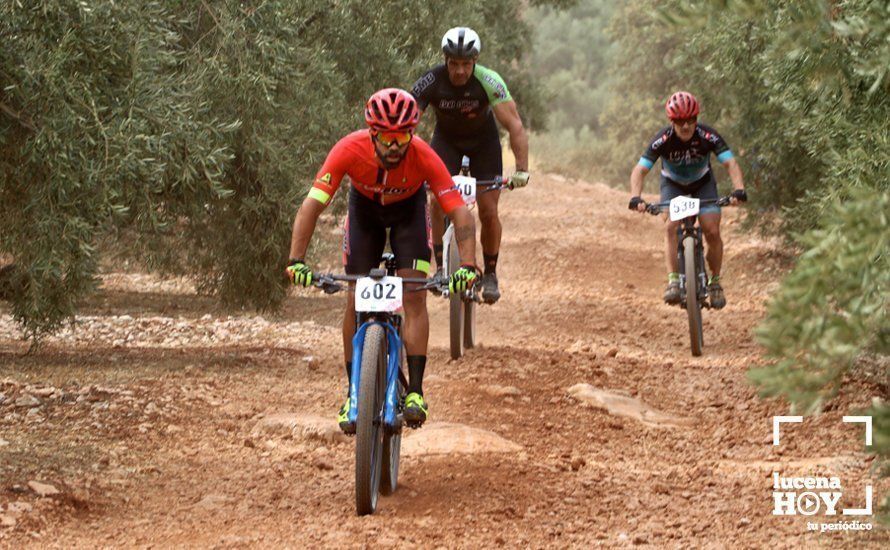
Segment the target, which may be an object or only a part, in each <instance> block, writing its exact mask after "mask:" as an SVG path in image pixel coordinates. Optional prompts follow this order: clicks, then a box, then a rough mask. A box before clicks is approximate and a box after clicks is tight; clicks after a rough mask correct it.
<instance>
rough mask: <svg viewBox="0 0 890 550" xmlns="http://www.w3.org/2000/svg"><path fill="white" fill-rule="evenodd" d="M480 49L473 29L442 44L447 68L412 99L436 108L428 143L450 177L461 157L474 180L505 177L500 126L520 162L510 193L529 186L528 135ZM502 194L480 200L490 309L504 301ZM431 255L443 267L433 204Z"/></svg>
mask: <svg viewBox="0 0 890 550" xmlns="http://www.w3.org/2000/svg"><path fill="white" fill-rule="evenodd" d="M481 48H482V43H481V41H480V40H479V35H477V34H476V33H475V32H474V31H473V30H472V29H469V28H467V27H455V28H453V29H451V30H449V31H448V32H447V33H445V36H444V37H443V38H442V53H443V54H445V63H443V64H442V65H438V66H436V67H433V68H432V69H430V70H429V71H427V72H426V74H424V75H423V76H422V77H420V79H418V80H417V82H415V83H414V87H413V90H412V93H413V94H414V96H415V97H416V98H417V103H418V104H419V106H420V108H421V110H425V109H426V108H427V106H432V107H433V109H434V110H435V112H436V129H435V131H434V132H433V139H432V141H431V142H430V145H431V146H432V148H433V150H435V151H436V153H438V154H439V157H441V158H442V160H443V161H444V162H445V166H446V167H447V168H448V171H449V172H451V174H457V173H458V172H459V171H460V161H461V157H462V156H463V155H466V156H468V157H470V166H472V172H473V176H474V177H475V178H476V179H480V180H487V179H492V178H494V177H495V176H500V175H501V174H502V172H503V161H502V159H501V140H500V136H499V135H498V127H497V124H496V123H495V119H497V122H499V123H500V124H501V126H503V127H504V128H506V129H507V132H508V133H509V135H510V148H511V149H512V150H513V155H514V156H515V157H516V171H515V172H514V173H513V175H512V176H511V177H510V180H509V183H510V186H511V187H524V186H525V185H527V184H528V179H529V174H528V135H527V134H526V132H525V128H524V127H523V125H522V119H521V118H520V117H519V111H518V110H517V109H516V102H515V101H513V98H512V97H511V96H510V91H509V90H508V89H507V85H506V84H504V81H503V79H501V77H500V75H498V73H496V72H494V71H492V70H491V69H488V68H486V67H483V66H482V65H479V64H478V63H476V59H477V58H478V57H479V52H480V50H481ZM499 196H500V192H498V191H492V192H490V193H485V194H482V195H479V196H478V198H477V204H479V220H480V222H481V225H482V229H481V231H480V239H481V241H482V256H483V260H484V268H483V269H484V272H483V276H482V280H481V286H482V292H481V293H482V299H483V300H484V301H485V302H486V303H489V304H493V303H495V302H496V301H497V300H498V298H500V296H501V294H500V290H499V288H498V279H497V274H496V273H495V269H496V267H497V262H498V252H499V250H500V246H501V222H500V219H499V218H498V199H499ZM432 210H433V218H432V228H433V252H434V255H435V257H436V265H437V266H439V268H440V269H441V267H442V234H443V233H444V231H445V227H444V215H443V213H442V211H441V210H440V209H439V206H438V204H437V203H435V202H433V203H432Z"/></svg>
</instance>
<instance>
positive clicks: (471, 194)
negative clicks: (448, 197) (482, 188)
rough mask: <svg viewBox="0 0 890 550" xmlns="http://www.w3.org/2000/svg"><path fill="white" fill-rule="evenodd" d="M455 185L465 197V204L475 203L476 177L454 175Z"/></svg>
mask: <svg viewBox="0 0 890 550" xmlns="http://www.w3.org/2000/svg"><path fill="white" fill-rule="evenodd" d="M451 179H452V180H454V187H455V188H456V189H457V191H458V192H459V193H460V196H461V197H462V198H463V199H464V204H473V203H474V202H476V178H471V177H469V176H452V177H451Z"/></svg>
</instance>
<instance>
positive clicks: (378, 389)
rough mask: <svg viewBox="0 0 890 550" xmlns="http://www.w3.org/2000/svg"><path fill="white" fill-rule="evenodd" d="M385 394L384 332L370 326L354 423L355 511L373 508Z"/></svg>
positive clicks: (381, 448) (375, 505)
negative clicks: (356, 415)
mask: <svg viewBox="0 0 890 550" xmlns="http://www.w3.org/2000/svg"><path fill="white" fill-rule="evenodd" d="M385 392H386V333H385V331H384V329H383V327H382V326H380V325H376V324H375V325H371V326H370V327H368V330H367V332H366V333H365V343H364V348H363V349H362V366H361V371H360V373H359V389H358V417H357V418H356V422H355V435H356V440H355V512H356V514H358V515H360V516H364V515H367V514H373V513H374V510H375V509H376V508H377V492H378V491H379V487H380V470H381V466H382V462H383V461H382V451H383V435H384V434H383V431H384V430H383V403H384V399H385Z"/></svg>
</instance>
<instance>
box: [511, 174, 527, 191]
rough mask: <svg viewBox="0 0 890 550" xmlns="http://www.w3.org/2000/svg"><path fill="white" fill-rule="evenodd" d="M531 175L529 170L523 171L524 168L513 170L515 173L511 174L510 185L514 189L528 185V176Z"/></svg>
mask: <svg viewBox="0 0 890 550" xmlns="http://www.w3.org/2000/svg"><path fill="white" fill-rule="evenodd" d="M529 177H530V175H529V173H528V172H523V171H522V170H517V171H516V172H513V175H512V176H510V187H511V188H512V189H518V188H520V187H525V186H526V185H528V178H529Z"/></svg>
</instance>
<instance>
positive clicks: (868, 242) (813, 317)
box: [751, 191, 890, 412]
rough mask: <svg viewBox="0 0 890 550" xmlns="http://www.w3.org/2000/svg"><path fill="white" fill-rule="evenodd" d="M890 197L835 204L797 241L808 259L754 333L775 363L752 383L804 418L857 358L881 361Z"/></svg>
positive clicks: (888, 291)
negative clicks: (867, 354) (783, 398)
mask: <svg viewBox="0 0 890 550" xmlns="http://www.w3.org/2000/svg"><path fill="white" fill-rule="evenodd" d="M888 218H890V195H888V194H882V195H878V196H875V195H874V194H872V193H870V192H866V191H859V192H856V193H855V194H854V196H853V197H852V198H851V200H848V201H846V202H842V203H841V202H839V203H836V204H835V205H834V208H833V210H831V211H829V212H828V213H827V215H826V216H825V217H824V222H823V223H822V226H821V227H820V228H818V229H815V230H813V231H811V232H809V233H807V234H806V235H804V236H803V237H802V239H801V244H802V245H803V246H804V247H805V248H806V252H805V253H804V254H803V255H802V256H801V257H800V259H799V261H798V263H797V265H796V266H795V268H794V270H793V271H792V272H791V274H790V275H789V276H788V278H787V279H786V280H785V281H784V283H783V285H782V288H781V289H780V291H779V293H778V294H777V295H776V297H775V298H774V299H773V300H772V302H771V304H770V307H769V311H768V315H767V318H766V320H765V321H764V322H763V324H762V325H761V326H760V328H759V330H758V337H759V340H760V342H761V343H762V344H763V345H764V346H765V348H766V350H767V355H768V357H770V358H772V359H775V360H776V363H775V364H773V365H770V366H768V367H765V368H761V369H757V370H753V371H752V372H751V378H752V379H753V380H754V381H755V382H757V383H758V384H759V385H761V387H762V390H763V393H764V394H766V395H770V396H775V395H787V396H788V398H789V399H790V400H791V401H792V403H794V404H795V405H797V406H799V407H801V408H802V409H803V410H804V411H805V412H812V411H814V410H817V409H818V408H819V407H820V405H821V404H822V403H823V402H824V400H825V399H827V398H829V397H832V396H834V395H835V394H836V393H837V391H838V389H839V388H840V386H841V383H842V381H843V377H844V376H845V375H846V374H847V373H848V372H849V371H850V370H851V369H852V368H853V366H854V364H855V360H856V359H857V357H859V355H860V354H861V353H862V352H863V351H866V350H868V351H873V352H875V353H878V354H887V353H888V351H890V326H888V319H887V306H888V304H887V297H888V296H890V255H888V250H890V231H888V227H890V226H888Z"/></svg>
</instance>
